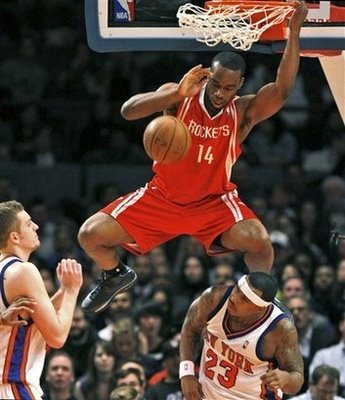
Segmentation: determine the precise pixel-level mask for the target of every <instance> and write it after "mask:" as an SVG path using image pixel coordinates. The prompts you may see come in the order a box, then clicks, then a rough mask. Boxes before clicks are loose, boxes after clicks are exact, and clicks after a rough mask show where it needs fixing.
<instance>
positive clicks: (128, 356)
mask: <svg viewBox="0 0 345 400" xmlns="http://www.w3.org/2000/svg"><path fill="white" fill-rule="evenodd" d="M112 329H113V335H112V341H111V343H112V345H113V347H114V349H115V352H116V355H117V360H118V365H120V366H122V365H123V364H125V363H127V362H128V361H130V360H136V361H138V362H140V363H141V364H143V366H144V369H145V374H146V376H147V377H149V376H151V375H152V374H154V373H155V372H157V370H158V369H159V368H160V365H161V362H160V360H156V359H154V358H152V357H151V356H150V355H149V354H148V352H149V348H148V339H147V337H146V336H145V335H144V334H143V333H142V332H140V331H139V329H138V327H137V326H136V325H135V323H134V321H133V320H132V319H131V318H129V317H123V318H121V319H118V320H117V321H115V322H114V323H113V325H112Z"/></svg>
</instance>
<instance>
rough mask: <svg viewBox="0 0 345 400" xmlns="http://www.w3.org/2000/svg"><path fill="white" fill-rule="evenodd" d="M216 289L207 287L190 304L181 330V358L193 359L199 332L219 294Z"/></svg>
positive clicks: (199, 338) (197, 348)
mask: <svg viewBox="0 0 345 400" xmlns="http://www.w3.org/2000/svg"><path fill="white" fill-rule="evenodd" d="M220 293H221V292H220V291H219V290H218V289H215V288H210V289H207V290H206V291H205V292H204V293H203V294H202V295H201V296H200V297H198V298H197V299H196V300H195V301H194V302H193V303H192V305H191V306H190V308H189V310H188V312H187V315H186V318H185V321H184V323H183V327H182V332H181V343H180V354H181V359H182V360H192V361H193V360H194V359H195V358H196V356H197V354H198V351H199V348H200V341H201V334H202V332H203V330H204V328H205V327H206V324H207V318H208V315H209V313H210V312H211V311H212V310H213V309H214V307H215V305H216V304H217V303H218V301H219V298H220V296H221V294H220Z"/></svg>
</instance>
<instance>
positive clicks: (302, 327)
mask: <svg viewBox="0 0 345 400" xmlns="http://www.w3.org/2000/svg"><path fill="white" fill-rule="evenodd" d="M285 305H286V306H287V308H288V309H289V310H290V312H291V314H292V315H293V319H294V323H295V326H296V329H297V333H298V344H299V348H300V351H301V354H302V356H303V361H304V378H305V380H304V384H303V386H302V389H301V390H302V391H303V390H306V388H307V385H308V371H309V365H310V362H311V360H312V359H313V357H314V355H315V353H316V352H317V351H318V350H320V349H323V348H325V347H328V346H330V345H333V344H334V343H336V341H337V332H336V329H335V327H334V326H333V325H332V324H331V322H330V321H329V320H328V319H327V318H326V317H324V316H321V315H317V314H315V313H313V311H312V309H311V308H310V304H309V302H308V300H307V298H306V296H305V295H303V294H302V295H294V296H291V297H289V299H288V300H287V301H285Z"/></svg>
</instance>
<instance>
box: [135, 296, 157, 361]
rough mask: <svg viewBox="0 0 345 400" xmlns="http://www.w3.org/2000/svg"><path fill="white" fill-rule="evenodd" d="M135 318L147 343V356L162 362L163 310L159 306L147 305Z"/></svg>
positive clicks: (142, 307) (143, 306)
mask: <svg viewBox="0 0 345 400" xmlns="http://www.w3.org/2000/svg"><path fill="white" fill-rule="evenodd" d="M135 318H136V323H137V325H138V328H139V332H140V334H141V335H143V337H144V338H145V340H146V341H147V353H146V354H147V355H148V356H150V357H151V358H152V359H154V360H157V361H161V359H162V344H163V341H164V335H163V330H164V326H163V321H164V314H163V310H162V308H161V307H160V306H159V305H158V304H154V303H146V304H144V305H142V306H141V307H140V308H139V309H138V311H137V314H136V317H135Z"/></svg>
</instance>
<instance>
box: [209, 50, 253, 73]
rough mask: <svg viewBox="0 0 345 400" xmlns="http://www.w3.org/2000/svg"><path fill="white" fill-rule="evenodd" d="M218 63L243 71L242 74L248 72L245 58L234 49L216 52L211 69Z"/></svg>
mask: <svg viewBox="0 0 345 400" xmlns="http://www.w3.org/2000/svg"><path fill="white" fill-rule="evenodd" d="M216 63H219V64H220V65H221V66H222V67H224V68H227V69H231V70H232V71H241V76H243V75H244V73H245V72H246V63H245V61H244V58H243V57H242V56H240V55H239V54H237V53H234V52H232V51H226V52H225V51H224V52H222V53H218V54H216V55H215V56H214V57H213V59H212V62H211V69H213V68H214V66H215V64H216Z"/></svg>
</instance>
